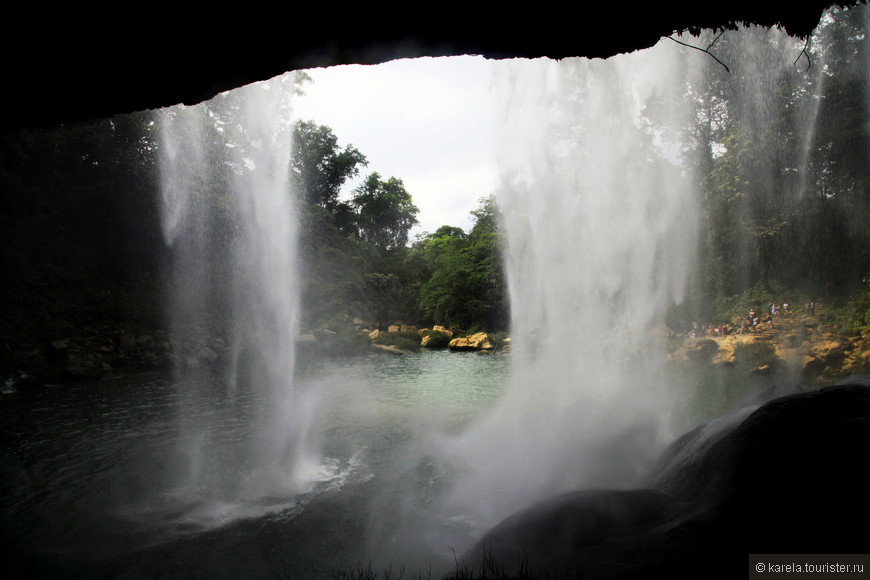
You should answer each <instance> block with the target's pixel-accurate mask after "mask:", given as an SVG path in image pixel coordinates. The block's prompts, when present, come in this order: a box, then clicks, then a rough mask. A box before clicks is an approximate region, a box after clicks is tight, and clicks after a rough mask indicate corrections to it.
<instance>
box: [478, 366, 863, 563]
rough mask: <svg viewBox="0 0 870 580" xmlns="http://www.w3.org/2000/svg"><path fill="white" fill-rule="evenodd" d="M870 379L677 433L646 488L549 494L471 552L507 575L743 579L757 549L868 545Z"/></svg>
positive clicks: (834, 549) (818, 550) (847, 549)
mask: <svg viewBox="0 0 870 580" xmlns="http://www.w3.org/2000/svg"><path fill="white" fill-rule="evenodd" d="M868 386H870V379H868V378H867V377H855V378H852V379H850V380H849V381H846V382H844V383H841V384H839V385H837V386H833V387H827V388H823V389H820V390H817V391H811V392H798V393H794V394H791V395H786V396H782V397H779V398H775V399H773V400H770V401H769V402H767V403H764V404H759V403H758V402H756V403H754V404H752V405H749V406H747V407H744V408H742V409H739V410H737V411H735V412H734V413H732V414H731V415H729V416H726V417H723V418H721V419H719V420H717V421H715V422H713V423H711V424H709V425H705V426H702V427H699V428H697V429H695V430H693V431H691V432H689V433H687V434H686V435H684V436H683V437H681V438H680V439H678V440H677V441H676V442H675V443H673V444H672V445H671V447H670V448H669V449H668V450H667V451H666V452H665V453H664V455H663V457H662V459H661V463H660V467H659V469H658V470H657V471H656V473H655V474H654V475H653V476H652V477H651V478H650V480H649V482H648V485H647V486H645V487H644V488H643V489H636V490H623V491H615V490H585V491H577V492H575V493H571V494H567V495H563V496H560V497H556V498H552V499H549V500H546V501H544V502H541V503H539V504H538V505H535V506H532V507H530V508H528V509H526V510H524V511H522V512H519V513H517V514H515V515H513V516H511V517H509V518H508V519H506V520H505V521H503V522H502V523H501V524H499V525H498V526H496V527H495V528H493V529H492V530H491V531H490V532H489V533H487V534H486V535H485V536H484V538H483V539H482V540H481V541H480V542H479V543H478V544H477V545H476V546H475V547H474V548H472V549H471V550H470V551H469V552H467V553H466V554H464V555H463V556H462V559H461V560H462V562H464V564H465V565H467V566H469V567H471V568H472V569H476V567H477V566H479V565H480V562H481V561H487V562H490V563H491V562H497V563H498V564H499V565H500V566H502V567H503V569H504V570H505V571H506V572H507V574H508V575H510V574H511V572H512V571H513V570H515V569H516V567H517V565H518V564H519V565H520V566H521V567H522V568H523V569H526V570H529V571H531V572H533V573H535V572H537V573H550V574H551V577H563V576H564V574H565V573H567V572H568V571H570V573H571V577H574V576H575V575H576V576H578V577H582V578H604V577H606V578H647V577H662V578H702V577H703V578H739V577H745V575H746V566H747V561H748V557H749V554H849V553H853V554H860V553H865V552H866V548H867V546H868V545H870V531H868V530H867V527H866V526H865V525H864V522H866V521H867V520H868V518H870V494H868V493H867V490H868V489H870V460H868V459H867V449H868V446H870V389H868V388H867V387H868ZM772 394H774V395H776V394H779V393H772ZM553 574H555V576H553Z"/></svg>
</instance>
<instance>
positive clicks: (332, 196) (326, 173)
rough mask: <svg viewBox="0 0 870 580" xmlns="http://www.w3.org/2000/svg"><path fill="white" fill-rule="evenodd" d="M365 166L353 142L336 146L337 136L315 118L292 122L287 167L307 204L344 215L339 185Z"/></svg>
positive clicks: (364, 159) (365, 162) (361, 155)
mask: <svg viewBox="0 0 870 580" xmlns="http://www.w3.org/2000/svg"><path fill="white" fill-rule="evenodd" d="M366 165H368V160H367V159H366V157H365V155H363V154H362V153H360V152H359V150H358V149H357V148H356V147H353V146H352V145H346V146H345V147H344V148H343V149H342V148H341V147H339V145H338V137H336V136H335V134H334V133H333V132H332V129H331V128H329V127H327V126H326V125H317V124H316V123H315V122H314V121H297V122H296V123H295V124H294V127H293V161H292V162H291V166H290V170H291V175H292V177H293V182H294V186H295V187H296V189H297V191H299V192H300V194H301V196H302V199H304V200H305V202H306V203H308V204H311V205H319V206H322V207H325V208H326V209H328V210H329V211H330V212H339V211H340V212H342V213H343V214H345V215H346V208H342V206H343V205H344V204H343V202H342V201H341V200H340V199H339V193H340V192H341V187H342V186H343V185H344V184H345V183H346V182H347V180H348V179H351V178H353V177H356V176H357V175H359V170H360V166H366Z"/></svg>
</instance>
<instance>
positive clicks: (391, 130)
mask: <svg viewBox="0 0 870 580" xmlns="http://www.w3.org/2000/svg"><path fill="white" fill-rule="evenodd" d="M306 72H307V73H308V74H309V75H310V76H311V78H312V79H313V81H314V82H312V83H308V84H306V85H305V88H304V90H305V93H306V94H305V96H302V97H296V98H295V99H294V105H293V108H294V116H295V117H296V118H298V119H303V120H313V121H315V122H317V123H318V124H321V125H327V126H329V127H331V128H332V130H333V133H334V134H335V135H336V137H338V144H339V146H340V147H342V148H344V147H345V146H346V145H348V144H351V145H353V146H354V147H356V148H357V149H359V151H360V152H361V153H362V154H363V155H365V156H366V157H367V158H368V160H369V165H368V167H364V168H362V171H361V175H360V178H359V179H357V180H356V181H354V182H353V183H352V184H351V186H350V187H347V188H346V193H349V191H350V189H352V187H354V186H356V185H357V184H358V183H359V182H360V181H361V180H362V178H363V177H365V176H366V175H368V174H370V173H372V172H374V171H377V172H378V173H380V174H381V176H382V178H383V179H387V178H389V177H397V178H399V179H401V180H402V181H403V183H404V184H405V189H407V190H408V192H409V193H410V194H411V196H412V197H413V199H414V203H415V204H416V206H417V207H418V208H419V209H420V213H419V214H418V215H417V219H418V220H419V222H420V223H419V224H418V225H417V226H415V227H414V228H413V229H412V230H411V235H410V239H411V240H413V238H414V235H415V234H417V233H419V232H421V231H428V232H434V231H435V230H437V229H438V228H439V227H441V226H442V225H452V226H459V227H461V228H462V229H464V230H465V231H466V232H467V231H468V230H469V229H470V228H471V226H472V224H473V222H474V220H473V218H472V217H471V216H470V215H469V213H468V212H469V211H471V210H473V209H475V208H477V206H478V199H479V198H481V197H483V196H485V195H488V194H490V193H492V192H493V191H495V188H496V180H497V170H496V162H495V143H494V137H493V135H494V134H495V131H494V129H495V119H496V115H497V108H496V105H495V102H496V101H495V94H494V93H493V92H492V91H491V90H490V63H489V62H487V61H486V60H485V59H484V58H482V57H473V56H460V57H446V58H419V59H403V60H397V61H391V62H388V63H384V64H379V65H347V66H337V67H329V68H320V69H310V70H308V71H306Z"/></svg>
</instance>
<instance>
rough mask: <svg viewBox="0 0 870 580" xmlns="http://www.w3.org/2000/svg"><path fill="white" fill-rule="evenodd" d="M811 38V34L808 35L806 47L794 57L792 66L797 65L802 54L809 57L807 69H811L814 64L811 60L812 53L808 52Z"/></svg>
mask: <svg viewBox="0 0 870 580" xmlns="http://www.w3.org/2000/svg"><path fill="white" fill-rule="evenodd" d="M810 38H811V36H810V35H807V41H806V43H805V44H804V49H803V50H802V51H801V52H800V54H798V55H797V58H796V59H794V65H792V66H796V65H797V63H798V61H799V60H800V59H801V54H802V55H804V56H806V57H807V71H808V70H810V67H811V66H813V61H812V60H810V53H808V52H807V47H809V45H810ZM807 71H804V72H807Z"/></svg>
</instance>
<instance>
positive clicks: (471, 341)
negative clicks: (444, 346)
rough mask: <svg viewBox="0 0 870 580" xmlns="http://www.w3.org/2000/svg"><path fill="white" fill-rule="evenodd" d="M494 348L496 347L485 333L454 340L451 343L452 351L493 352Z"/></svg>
mask: <svg viewBox="0 0 870 580" xmlns="http://www.w3.org/2000/svg"><path fill="white" fill-rule="evenodd" d="M493 348H495V345H494V344H493V343H492V341H491V340H490V339H489V335H488V334H486V333H485V332H478V333H476V334H472V335H471V336H463V337H460V338H454V339H453V340H451V341H450V350H491V349H493Z"/></svg>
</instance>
